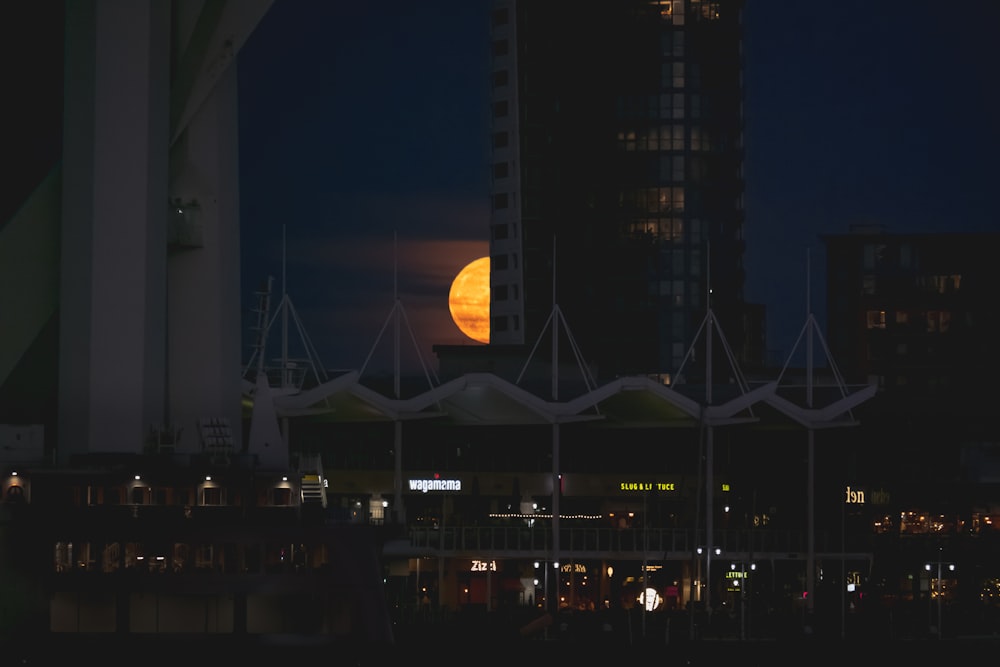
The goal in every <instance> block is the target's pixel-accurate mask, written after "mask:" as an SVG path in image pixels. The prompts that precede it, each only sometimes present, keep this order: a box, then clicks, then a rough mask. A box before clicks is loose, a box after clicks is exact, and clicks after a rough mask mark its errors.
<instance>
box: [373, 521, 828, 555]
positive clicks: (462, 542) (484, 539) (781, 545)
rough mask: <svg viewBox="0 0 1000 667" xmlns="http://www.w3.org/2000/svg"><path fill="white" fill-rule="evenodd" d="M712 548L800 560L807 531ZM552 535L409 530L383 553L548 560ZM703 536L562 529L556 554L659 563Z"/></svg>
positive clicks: (756, 535)
mask: <svg viewBox="0 0 1000 667" xmlns="http://www.w3.org/2000/svg"><path fill="white" fill-rule="evenodd" d="M713 535H714V539H713V541H712V547H714V548H719V549H720V550H721V552H722V554H720V555H721V557H726V555H729V556H733V555H739V557H741V558H746V557H753V556H754V554H759V555H760V557H761V558H767V557H771V558H802V557H804V555H805V553H806V551H807V549H808V542H807V537H808V536H807V534H806V532H805V531H792V530H772V529H768V530H717V531H713ZM553 537H554V535H553V533H552V531H550V530H547V529H545V528H524V527H517V526H488V527H481V526H460V527H452V528H447V527H446V528H440V529H435V528H410V530H409V531H408V539H404V540H396V541H393V542H391V543H387V545H386V551H387V553H390V554H393V555H403V554H404V553H412V554H427V553H429V552H430V553H443V554H447V555H457V554H461V553H468V554H483V553H485V552H494V553H495V552H507V553H510V554H511V555H516V554H523V555H528V554H535V555H539V556H541V555H544V554H549V553H551V552H552V550H553V549H554V540H553ZM707 544H708V541H707V540H706V539H705V531H704V530H690V529H673V528H671V529H650V530H618V529H614V528H561V529H560V530H559V552H560V553H561V554H564V555H573V554H581V555H582V554H589V555H592V556H594V557H597V556H601V555H606V556H613V557H619V558H630V557H631V558H640V557H642V556H643V554H657V555H662V556H661V557H663V558H670V559H683V558H690V557H691V556H692V555H693V554H695V553H696V550H697V548H698V547H705V546H707ZM814 548H815V550H816V552H833V551H835V550H839V544H836V545H834V544H831V541H830V539H829V535H827V534H826V533H817V535H816V541H815V543H814Z"/></svg>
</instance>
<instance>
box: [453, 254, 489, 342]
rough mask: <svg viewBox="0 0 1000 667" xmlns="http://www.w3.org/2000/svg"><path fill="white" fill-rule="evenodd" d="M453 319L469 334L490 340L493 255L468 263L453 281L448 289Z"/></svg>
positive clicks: (481, 339)
mask: <svg viewBox="0 0 1000 667" xmlns="http://www.w3.org/2000/svg"><path fill="white" fill-rule="evenodd" d="M448 309H449V310H451V319H453V320H455V324H456V325H458V328H459V329H460V330H461V331H462V333H464V334H465V335H466V336H468V337H469V338H471V339H472V340H475V341H479V342H480V343H489V342H490V258H489V257H480V258H479V259H477V260H473V261H472V262H469V263H468V264H466V266H465V268H464V269H462V270H461V271H459V272H458V275H457V276H455V280H454V281H452V283H451V291H450V292H449V293H448Z"/></svg>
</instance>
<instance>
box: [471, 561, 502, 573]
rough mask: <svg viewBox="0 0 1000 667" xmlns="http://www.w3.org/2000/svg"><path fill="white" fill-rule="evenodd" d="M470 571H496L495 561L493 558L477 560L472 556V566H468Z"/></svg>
mask: <svg viewBox="0 0 1000 667" xmlns="http://www.w3.org/2000/svg"><path fill="white" fill-rule="evenodd" d="M469 571H470V572H496V571H497V562H496V561H495V560H479V559H478V558H474V559H473V560H472V566H471V567H470V568H469Z"/></svg>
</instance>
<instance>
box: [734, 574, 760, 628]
mask: <svg viewBox="0 0 1000 667" xmlns="http://www.w3.org/2000/svg"><path fill="white" fill-rule="evenodd" d="M739 567H740V569H739V573H738V575H737V572H736V563H731V564H730V565H729V570H730V571H731V572H732V573H733V574H732V575H730V580H731V581H732V588H735V589H738V591H739V595H740V639H741V640H743V639H746V638H747V631H746V627H747V626H746V604H747V602H746V600H747V583H748V579H749V577H748V576H747V564H746V563H744V562H743V561H740V564H739ZM756 569H757V563H753V562H751V563H750V571H751V572H753V571H754V570H756Z"/></svg>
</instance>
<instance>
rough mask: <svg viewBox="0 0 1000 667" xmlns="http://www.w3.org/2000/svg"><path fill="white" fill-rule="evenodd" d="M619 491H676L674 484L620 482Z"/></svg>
mask: <svg viewBox="0 0 1000 667" xmlns="http://www.w3.org/2000/svg"><path fill="white" fill-rule="evenodd" d="M619 489H620V490H621V491H676V490H677V485H676V484H674V482H622V483H621V484H620V485H619Z"/></svg>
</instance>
